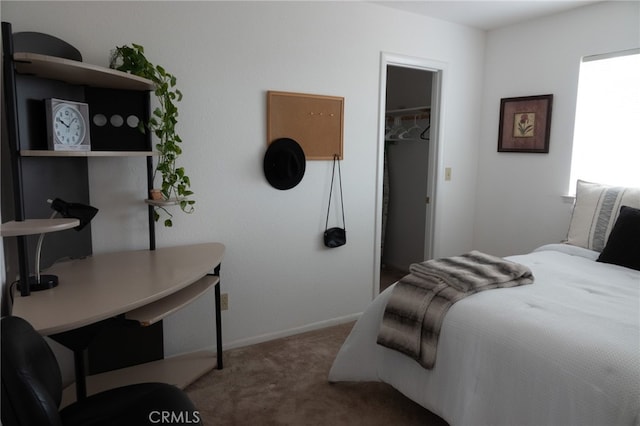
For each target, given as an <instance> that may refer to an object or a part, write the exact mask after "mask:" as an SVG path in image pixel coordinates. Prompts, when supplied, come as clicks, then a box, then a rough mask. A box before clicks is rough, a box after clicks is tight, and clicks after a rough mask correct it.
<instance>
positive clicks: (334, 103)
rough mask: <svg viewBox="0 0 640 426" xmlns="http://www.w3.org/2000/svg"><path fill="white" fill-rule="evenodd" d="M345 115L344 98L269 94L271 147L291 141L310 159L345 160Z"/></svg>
mask: <svg viewBox="0 0 640 426" xmlns="http://www.w3.org/2000/svg"><path fill="white" fill-rule="evenodd" d="M343 113H344V98H343V97H336V96H323V95H308V94H304V93H289V92H275V91H269V92H267V145H269V144H271V142H273V141H275V140H277V139H280V138H291V139H293V140H295V141H296V142H298V143H299V144H300V146H301V147H302V149H303V150H304V154H305V157H306V159H307V160H333V156H334V154H338V156H339V158H340V159H341V160H342V158H343V155H342V139H343V122H344V114H343Z"/></svg>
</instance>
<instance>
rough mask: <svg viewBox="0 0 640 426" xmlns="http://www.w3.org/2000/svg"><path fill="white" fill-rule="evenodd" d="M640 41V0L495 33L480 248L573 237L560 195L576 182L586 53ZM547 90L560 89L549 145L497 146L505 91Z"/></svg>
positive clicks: (486, 106)
mask: <svg viewBox="0 0 640 426" xmlns="http://www.w3.org/2000/svg"><path fill="white" fill-rule="evenodd" d="M638 46H640V2H604V3H598V4H595V5H591V6H586V7H582V8H579V9H575V10H573V11H569V12H566V13H562V14H558V15H553V16H550V17H547V18H543V19H539V20H535V21H530V22H528V23H525V24H520V25H514V26H512V27H507V28H503V29H499V30H495V31H491V32H489V33H488V35H487V47H486V59H485V63H486V67H485V73H484V75H485V80H484V96H483V103H482V108H481V113H482V123H483V125H482V128H481V137H480V138H479V143H480V145H481V146H480V151H479V172H478V185H477V200H478V202H477V207H476V224H475V228H474V229H475V238H474V243H475V244H474V246H475V247H476V248H477V249H479V250H484V251H487V252H490V253H493V254H496V255H507V254H512V253H524V252H528V251H530V250H532V249H534V248H535V247H537V246H539V245H542V244H545V243H551V242H560V241H561V240H563V239H564V238H565V237H566V233H567V229H568V225H569V220H570V212H571V204H568V203H567V202H565V201H563V200H562V198H561V196H562V195H565V194H566V193H567V187H568V182H569V174H570V166H571V149H572V143H573V125H574V117H575V102H576V96H577V87H578V73H579V67H580V61H581V58H582V57H583V56H585V55H593V54H597V53H605V52H611V51H617V50H624V49H629V48H633V47H638ZM548 93H552V94H553V95H554V99H553V116H552V122H551V139H550V149H549V153H548V154H515V153H498V152H496V151H497V140H498V122H499V107H500V99H501V98H506V97H515V96H529V95H542V94H548ZM603 107H606V106H603ZM632 142H633V140H632V139H629V143H632ZM604 143H606V142H605V141H603V149H606V146H605V145H604ZM629 172H630V173H631V172H632V171H629Z"/></svg>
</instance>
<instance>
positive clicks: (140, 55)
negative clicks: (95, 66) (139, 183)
mask: <svg viewBox="0 0 640 426" xmlns="http://www.w3.org/2000/svg"><path fill="white" fill-rule="evenodd" d="M110 67H111V68H113V69H116V70H119V71H124V72H129V73H131V74H133V75H137V76H139V77H143V78H146V79H148V80H151V81H153V82H154V83H155V90H154V93H155V95H156V98H157V99H158V104H159V106H158V107H157V108H155V109H154V110H153V113H152V115H151V118H150V119H149V122H148V123H143V122H140V124H139V125H138V128H139V129H140V130H141V131H142V132H145V133H146V132H147V131H150V132H152V133H153V134H154V135H155V136H156V137H157V138H158V143H156V145H155V148H156V150H157V152H158V154H159V157H158V162H157V164H156V167H155V169H154V172H153V180H154V182H155V179H156V176H157V175H158V173H159V174H160V176H161V177H162V184H161V187H160V191H161V192H162V195H163V197H164V198H165V199H166V200H171V199H176V200H177V201H178V204H179V205H180V208H181V209H182V211H184V212H185V213H192V212H193V210H194V204H195V201H194V200H190V199H189V197H190V196H191V195H193V192H192V191H191V190H190V189H189V188H190V187H191V181H190V180H189V176H187V175H186V174H185V171H184V167H177V165H176V160H177V158H178V157H179V156H180V154H182V148H181V147H180V144H181V143H182V139H180V136H179V135H178V134H177V133H176V129H175V127H176V123H177V122H178V107H177V106H176V103H177V102H180V101H181V100H182V92H180V90H178V89H177V88H176V77H175V76H174V75H172V74H170V73H168V72H167V71H166V70H165V69H164V68H163V67H161V66H160V65H154V64H152V63H151V62H149V60H148V59H147V58H146V57H145V55H144V48H143V47H142V46H141V45H138V44H135V43H132V44H131V46H127V45H124V46H120V47H116V48H115V50H114V51H113V53H112V55H111V61H110ZM158 210H162V211H164V213H165V214H166V215H167V216H168V218H167V219H165V220H164V225H165V226H167V227H170V226H172V225H173V223H172V221H171V219H172V218H173V215H172V214H171V213H170V212H169V211H168V210H167V209H166V208H164V207H162V206H156V207H155V209H154V216H155V220H156V221H158V220H159V219H160V214H159V213H158Z"/></svg>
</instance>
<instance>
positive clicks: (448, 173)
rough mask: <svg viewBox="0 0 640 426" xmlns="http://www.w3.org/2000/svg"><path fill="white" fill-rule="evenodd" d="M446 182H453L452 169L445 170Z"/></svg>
mask: <svg viewBox="0 0 640 426" xmlns="http://www.w3.org/2000/svg"><path fill="white" fill-rule="evenodd" d="M444 180H451V167H446V168H445V169H444Z"/></svg>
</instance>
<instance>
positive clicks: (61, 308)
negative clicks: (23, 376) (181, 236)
mask: <svg viewBox="0 0 640 426" xmlns="http://www.w3.org/2000/svg"><path fill="white" fill-rule="evenodd" d="M223 255H224V245H223V244H220V243H205V244H193V245H187V246H177V247H166V248H159V249H156V250H136V251H123V252H115V253H105V254H98V255H94V256H90V257H87V258H85V259H75V260H70V261H68V262H61V263H57V264H55V265H53V266H52V267H51V268H48V269H47V270H46V271H44V272H46V273H47V274H55V275H58V278H59V280H60V284H59V285H58V287H55V288H53V289H49V290H44V291H38V292H33V293H31V295H30V296H27V297H21V296H19V295H16V297H15V300H14V304H13V312H12V314H13V315H15V316H19V317H22V318H24V319H26V320H27V321H29V322H30V323H31V325H32V326H33V327H34V328H35V329H36V330H37V331H38V332H39V333H40V334H43V335H50V334H56V333H61V332H63V331H68V330H72V329H75V328H79V327H82V326H85V325H88V324H92V323H95V322H98V321H101V320H103V319H107V318H110V317H113V316H116V315H119V314H123V313H126V312H129V311H131V310H134V309H137V308H140V307H141V306H145V305H148V304H150V303H152V302H155V301H157V300H160V299H162V298H165V297H167V296H169V295H171V294H173V293H175V292H177V291H179V290H181V289H183V288H185V287H188V286H189V285H191V284H192V283H194V282H196V281H198V280H199V279H200V278H202V277H203V276H205V275H206V274H207V273H210V272H211V271H212V270H213V269H214V268H215V267H217V266H218V265H219V264H220V262H221V261H222V256H223Z"/></svg>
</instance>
